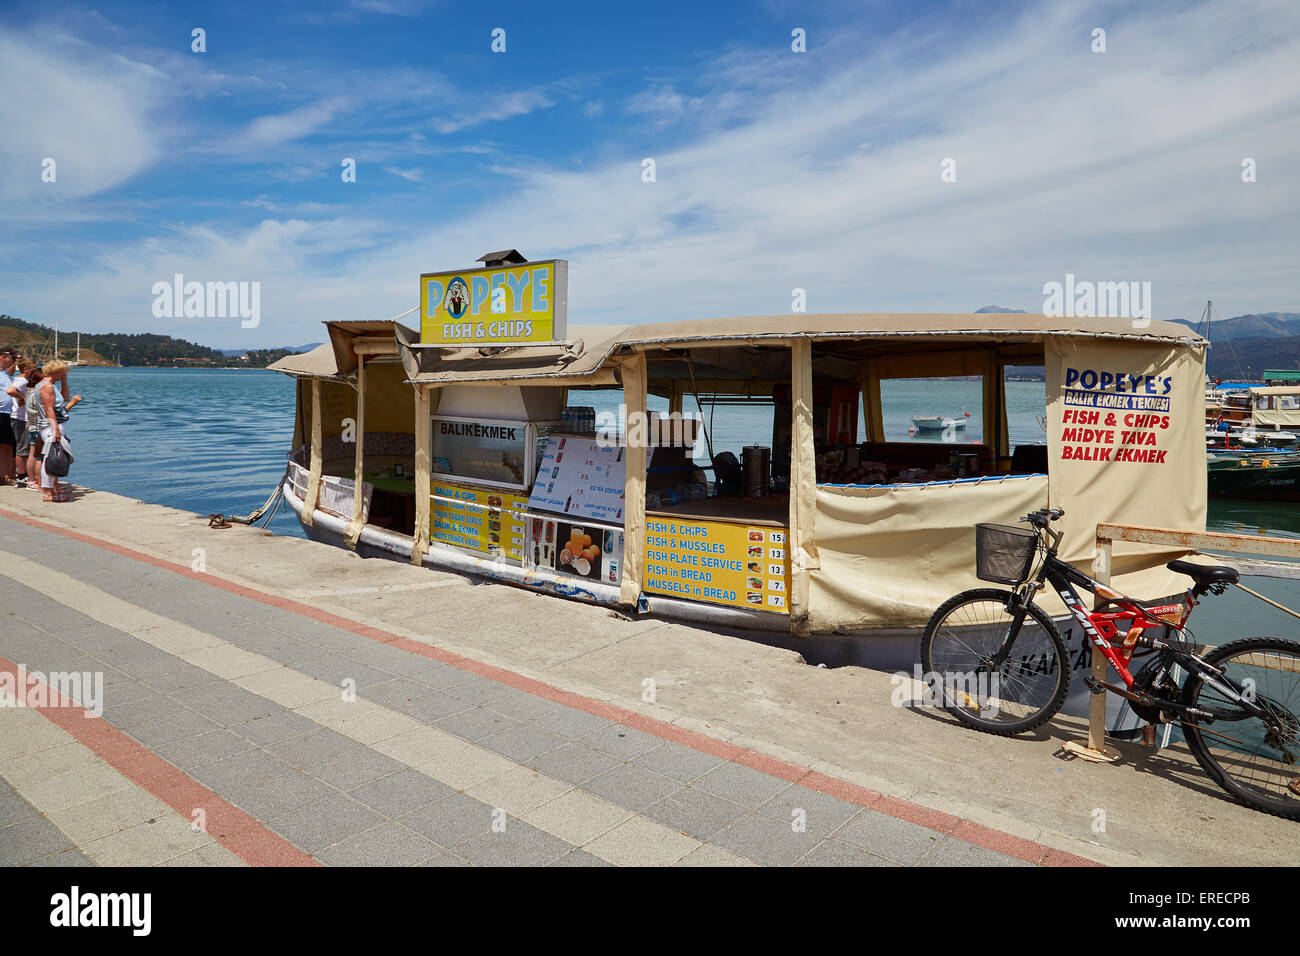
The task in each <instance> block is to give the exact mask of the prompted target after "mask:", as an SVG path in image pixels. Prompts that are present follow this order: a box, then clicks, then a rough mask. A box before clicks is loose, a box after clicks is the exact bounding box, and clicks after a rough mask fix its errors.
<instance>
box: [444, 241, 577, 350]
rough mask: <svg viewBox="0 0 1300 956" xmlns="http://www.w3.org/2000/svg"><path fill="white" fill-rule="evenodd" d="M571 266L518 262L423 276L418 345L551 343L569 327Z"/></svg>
mask: <svg viewBox="0 0 1300 956" xmlns="http://www.w3.org/2000/svg"><path fill="white" fill-rule="evenodd" d="M568 298H569V264H568V262H566V261H565V260H564V259H546V260H542V261H539V262H526V263H522V264H520V265H512V266H497V267H493V268H488V269H462V270H460V271H457V272H431V273H426V274H425V275H422V276H420V343H421V344H423V345H478V344H480V343H483V344H489V343H490V344H495V343H498V342H521V343H523V342H551V341H555V340H557V339H563V338H564V336H565V334H566V331H567V324H568V323H567V319H568Z"/></svg>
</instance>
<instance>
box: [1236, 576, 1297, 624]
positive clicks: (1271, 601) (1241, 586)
mask: <svg viewBox="0 0 1300 956" xmlns="http://www.w3.org/2000/svg"><path fill="white" fill-rule="evenodd" d="M1237 587H1239V588H1241V589H1242V590H1243V591H1245V592H1246V593H1247V594H1250V595H1252V596H1254V597H1257V598H1259V599H1260V600H1261V601H1263V602H1264V603H1265V604H1271V605H1273V607H1275V608H1277V609H1278V610H1279V611H1286V613H1288V614H1290V615H1291V616H1292V617H1300V612H1296V611H1293V610H1291V609H1290V608H1289V607H1287V606H1285V605H1283V604H1278V603H1277V602H1276V601H1273V600H1270V599H1268V598H1266V597H1264V595H1262V594H1260V593H1259V592H1258V591H1252V590H1251V589H1250V588H1248V587H1246V585H1244V584H1238V585H1237Z"/></svg>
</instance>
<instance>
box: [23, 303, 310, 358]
mask: <svg viewBox="0 0 1300 956" xmlns="http://www.w3.org/2000/svg"><path fill="white" fill-rule="evenodd" d="M0 345H12V346H15V347H17V348H20V349H22V351H23V352H24V353H25V354H27V355H30V356H32V357H33V358H35V359H36V360H37V361H47V360H49V359H51V358H53V357H54V330H53V329H52V328H49V327H48V326H44V325H38V324H36V323H35V322H27V321H24V320H23V319H19V318H15V317H14V316H11V315H0ZM289 354H291V353H290V352H289V351H288V350H286V349H267V350H255V351H250V352H247V353H241V354H240V355H229V356H228V355H225V354H224V353H222V352H221V351H220V350H219V349H210V348H208V347H206V346H203V345H198V344H197V343H194V342H188V341H186V340H184V339H178V338H173V337H172V336H170V335H158V334H156V333H153V332H137V333H126V332H82V333H81V361H82V362H83V363H84V364H86V365H123V366H163V367H177V368H195V367H200V368H265V367H266V366H267V365H270V364H271V363H272V362H275V361H277V360H279V359H281V358H283V357H284V356H286V355H289ZM244 355H247V358H246V359H245V358H244ZM59 357H60V358H62V359H65V360H67V361H72V360H74V359H76V358H77V330H76V329H72V330H68V329H60V330H59Z"/></svg>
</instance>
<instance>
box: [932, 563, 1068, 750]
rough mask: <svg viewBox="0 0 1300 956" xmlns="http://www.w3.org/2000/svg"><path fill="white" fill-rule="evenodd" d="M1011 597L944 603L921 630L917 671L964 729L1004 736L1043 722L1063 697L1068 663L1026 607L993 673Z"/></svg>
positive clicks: (1034, 609) (995, 592)
mask: <svg viewBox="0 0 1300 956" xmlns="http://www.w3.org/2000/svg"><path fill="white" fill-rule="evenodd" d="M1011 598H1012V593H1011V592H1010V591H1004V590H1001V589H1000V588H976V589H974V590H971V591H963V592H962V593H961V594H958V595H955V596H954V597H951V598H949V599H948V600H947V601H945V602H944V603H943V604H942V605H941V606H940V607H939V609H938V610H937V611H935V612H934V615H933V616H932V617H931V618H930V623H929V624H927V625H926V626H925V634H924V636H922V638H921V665H922V667H923V668H924V669H925V671H926V680H927V683H928V684H929V685H930V686H933V687H935V688H936V689H939V690H940V693H941V694H942V702H941V704H940V706H942V707H943V708H944V709H946V710H947V711H948V712H949V713H950V714H952V715H953V716H954V717H956V718H957V719H958V720H959V721H961V722H962V723H963V724H965V725H966V726H967V727H971V728H974V729H975V730H982V731H984V732H986V733H991V734H1000V735H1003V736H1009V735H1011V734H1018V733H1023V732H1025V731H1027V730H1033V729H1034V728H1035V727H1038V726H1040V725H1042V724H1044V723H1046V722H1047V721H1048V720H1050V719H1051V718H1052V717H1053V716H1054V715H1055V714H1056V712H1057V711H1058V710H1060V709H1061V706H1062V705H1063V704H1064V703H1065V695H1066V694H1067V693H1068V692H1069V689H1070V655H1069V651H1068V650H1067V649H1066V646H1065V641H1064V640H1063V639H1062V637H1061V632H1060V631H1059V630H1057V627H1056V625H1055V624H1054V623H1053V622H1052V619H1051V618H1050V617H1049V616H1048V615H1047V613H1046V612H1045V611H1044V610H1042V608H1040V607H1038V606H1037V605H1030V606H1029V608H1028V612H1027V613H1026V615H1025V619H1024V622H1023V623H1022V624H1021V626H1020V632H1019V633H1018V634H1017V635H1016V639H1015V644H1013V645H1012V651H1011V655H1010V656H1009V657H1008V658H1007V660H1006V661H1005V662H1004V663H1003V664H1002V666H1001V667H1000V668H998V669H996V670H995V669H994V668H993V666H992V663H991V661H992V658H993V657H994V655H996V654H997V652H998V649H999V648H1001V646H1002V644H1003V642H1004V641H1005V640H1006V637H1007V634H1008V632H1009V631H1010V629H1011V625H1012V623H1013V618H1012V613H1011V611H1010V610H1009V609H1008V603H1009V602H1010V600H1011Z"/></svg>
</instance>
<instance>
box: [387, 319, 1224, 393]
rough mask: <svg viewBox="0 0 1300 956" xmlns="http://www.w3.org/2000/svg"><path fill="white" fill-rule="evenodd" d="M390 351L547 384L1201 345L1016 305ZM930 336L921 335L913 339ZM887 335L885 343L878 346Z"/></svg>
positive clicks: (409, 363)
mask: <svg viewBox="0 0 1300 956" xmlns="http://www.w3.org/2000/svg"><path fill="white" fill-rule="evenodd" d="M395 329H396V332H397V341H398V348H399V354H400V355H401V357H402V363H403V365H404V366H405V367H406V371H407V374H408V375H409V377H410V381H411V382H413V383H416V384H421V385H446V384H452V383H470V382H477V383H482V384H491V383H497V382H507V381H515V380H518V379H525V378H540V379H548V380H550V381H551V382H552V383H553V384H570V383H572V384H585V385H595V384H613V383H614V382H615V380H616V379H615V376H614V367H615V364H616V360H615V355H616V353H618V352H625V353H626V352H633V351H643V350H645V349H647V348H651V347H663V348H672V347H673V346H683V347H689V346H697V347H699V346H714V347H718V346H723V345H731V346H736V345H744V344H746V343H755V344H764V343H767V344H772V345H777V344H779V343H781V342H782V341H783V340H784V341H788V340H790V339H796V338H798V339H812V340H818V341H827V340H835V339H854V340H871V339H879V340H880V341H881V352H882V354H888V353H889V352H891V351H892V352H897V351H900V350H902V351H908V352H915V351H921V350H926V349H933V350H939V351H942V350H949V351H959V350H961V349H963V348H965V347H966V346H968V345H969V344H970V343H971V342H972V341H980V342H985V343H990V342H991V343H999V344H1001V343H1006V344H1014V343H1041V342H1042V341H1044V340H1045V338H1046V337H1048V336H1052V337H1065V338H1077V339H1081V340H1093V339H1109V340H1124V341H1131V342H1152V343H1165V344H1169V345H1184V346H1191V345H1200V344H1203V343H1204V340H1203V339H1202V338H1201V337H1200V336H1198V335H1196V334H1194V333H1192V332H1191V331H1190V330H1189V329H1188V328H1187V327H1186V326H1182V325H1177V324H1175V323H1172V322H1158V321H1151V322H1145V323H1141V324H1138V323H1135V322H1134V321H1133V320H1130V319H1062V318H1051V317H1048V316H1043V315H1026V314H1020V313H977V314H970V315H967V314H962V313H907V312H882V313H838V314H827V315H809V314H805V313H796V314H792V315H767V316H750V317H743V318H719V319H691V320H685V321H680V322H660V323H650V324H646V325H632V326H622V327H620V326H600V325H590V326H583V325H575V326H571V327H570V329H569V331H570V341H569V343H568V345H567V346H565V345H560V346H507V347H486V348H481V347H474V348H470V347H437V348H422V347H421V346H420V345H419V334H418V333H417V332H415V331H413V330H410V329H406V328H404V327H402V326H395ZM922 340H929V341H922ZM890 341H892V342H894V343H895V346H896V347H894V348H890V347H888V346H887V345H886V343H888V342H890Z"/></svg>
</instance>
